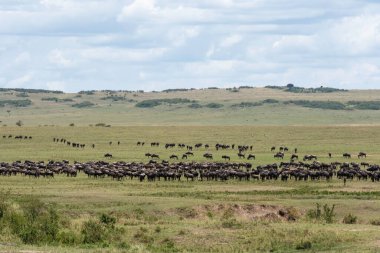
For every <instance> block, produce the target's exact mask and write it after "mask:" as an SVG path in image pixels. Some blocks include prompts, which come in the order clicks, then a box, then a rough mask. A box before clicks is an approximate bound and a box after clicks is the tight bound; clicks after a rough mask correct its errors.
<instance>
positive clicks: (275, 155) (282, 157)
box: [273, 152, 285, 159]
mask: <svg viewBox="0 0 380 253" xmlns="http://www.w3.org/2000/svg"><path fill="white" fill-rule="evenodd" d="M284 156H285V154H284V153H283V152H277V153H276V154H274V156H273V157H274V158H281V159H284Z"/></svg>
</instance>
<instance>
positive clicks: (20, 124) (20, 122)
mask: <svg viewBox="0 0 380 253" xmlns="http://www.w3.org/2000/svg"><path fill="white" fill-rule="evenodd" d="M22 125H24V123H22V121H21V120H18V121H17V122H16V126H19V127H21V126H22Z"/></svg>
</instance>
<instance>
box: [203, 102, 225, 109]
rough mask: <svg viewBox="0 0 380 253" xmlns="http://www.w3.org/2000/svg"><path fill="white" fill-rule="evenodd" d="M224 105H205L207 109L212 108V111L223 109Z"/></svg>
mask: <svg viewBox="0 0 380 253" xmlns="http://www.w3.org/2000/svg"><path fill="white" fill-rule="evenodd" d="M223 106H224V105H222V104H218V103H209V104H207V105H206V107H207V108H212V109H218V108H221V107H223Z"/></svg>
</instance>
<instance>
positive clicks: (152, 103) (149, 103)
mask: <svg viewBox="0 0 380 253" xmlns="http://www.w3.org/2000/svg"><path fill="white" fill-rule="evenodd" d="M194 102H195V101H194V100H190V99H187V98H166V99H148V100H143V101H141V102H138V103H137V104H136V105H135V106H136V107H140V108H152V107H156V106H159V105H162V104H169V105H171V104H187V103H194Z"/></svg>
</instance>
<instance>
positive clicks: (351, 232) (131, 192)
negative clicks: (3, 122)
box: [0, 175, 380, 252]
mask: <svg viewBox="0 0 380 253" xmlns="http://www.w3.org/2000/svg"><path fill="white" fill-rule="evenodd" d="M0 180H1V189H2V190H10V195H11V198H12V199H14V200H15V201H18V202H20V203H23V202H25V201H27V200H28V199H30V198H31V196H33V198H35V197H38V198H39V199H41V200H42V201H43V202H45V203H55V204H56V205H57V208H58V212H59V214H60V216H61V217H62V223H63V224H64V227H65V229H70V230H72V231H74V233H75V234H76V235H77V236H80V231H81V224H83V222H85V221H86V220H89V219H97V217H99V216H100V215H101V214H103V213H105V214H108V215H112V216H113V217H116V218H117V223H116V227H117V228H119V229H120V230H117V233H118V236H117V239H111V241H105V242H102V243H100V244H93V245H89V244H81V243H80V244H79V242H73V243H71V244H69V245H66V244H64V243H62V242H61V243H60V242H56V243H55V244H53V245H50V246H46V247H41V246H39V247H36V248H35V249H37V250H42V251H45V250H46V251H53V252H58V251H59V252H68V251H73V249H75V251H78V252H83V251H89V252H92V251H93V252H148V251H151V252H156V251H159V252H182V251H187V252H231V251H232V252H237V251H240V252H252V251H275V252H293V251H296V250H297V249H298V250H301V249H302V248H303V247H306V248H307V249H308V248H309V247H310V248H311V249H312V250H313V251H329V252H330V251H331V252H333V251H336V252H341V251H344V252H358V251H360V252H375V251H376V249H378V248H377V240H378V239H379V236H380V235H379V232H378V227H377V226H372V225H370V221H371V220H373V219H379V218H380V217H379V216H378V210H380V201H379V195H378V194H377V193H378V192H379V190H380V185H378V184H372V185H370V186H369V187H370V188H369V189H368V183H366V182H352V183H350V184H348V185H347V186H346V187H342V185H341V182H339V181H332V182H328V183H326V182H319V183H314V184H312V185H309V184H307V183H305V182H288V183H280V182H276V183H273V182H272V183H270V182H255V183H254V182H235V181H232V182H229V183H221V182H210V183H208V184H205V183H204V182H157V183H147V182H145V183H140V182H138V181H136V180H133V181H129V180H125V181H122V182H116V181H113V180H111V179H103V180H93V179H89V178H87V177H85V176H84V175H80V176H79V177H78V178H75V179H69V178H66V177H64V176H58V177H56V178H55V179H37V180H35V179H29V178H26V177H22V176H16V177H10V178H4V177H2V178H0ZM327 189H328V191H327ZM346 193H350V194H346ZM374 193H376V194H374ZM315 203H327V204H329V205H332V204H336V205H337V210H336V211H337V216H336V221H335V223H334V224H323V223H319V222H312V221H309V220H307V219H306V218H305V216H304V213H305V212H306V210H308V209H311V208H313V207H314V206H315ZM252 206H254V207H257V210H256V209H255V210H256V211H252V212H243V211H242V210H248V209H244V208H245V207H252ZM276 207H282V208H286V207H293V208H295V209H296V210H297V213H298V214H299V218H298V219H297V221H295V222H288V221H284V220H278V219H276V218H273V217H272V216H268V217H261V216H259V215H260V212H264V211H266V210H267V209H271V208H276ZM231 210H232V211H231ZM348 213H353V214H355V215H356V216H358V218H359V221H358V224H354V225H345V224H342V219H343V217H344V216H345V215H347V214H348ZM250 215H251V216H250ZM256 215H257V216H256ZM255 217H256V218H255ZM359 231H360V233H359ZM1 239H2V245H14V246H2V248H3V249H4V250H5V249H13V250H21V249H31V247H29V246H23V244H22V243H20V242H18V241H17V240H15V239H14V238H12V237H6V236H5V237H3V238H1ZM114 240H115V241H114ZM32 248H33V247H32ZM99 248H101V249H99Z"/></svg>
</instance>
